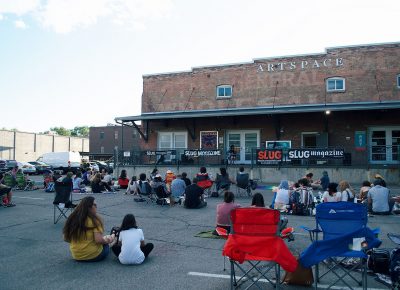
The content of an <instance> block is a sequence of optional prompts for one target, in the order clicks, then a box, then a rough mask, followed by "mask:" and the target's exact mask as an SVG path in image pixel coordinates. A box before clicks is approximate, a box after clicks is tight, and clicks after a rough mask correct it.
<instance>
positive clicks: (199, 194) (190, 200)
mask: <svg viewBox="0 0 400 290" xmlns="http://www.w3.org/2000/svg"><path fill="white" fill-rule="evenodd" d="M184 206H185V207H186V208H202V207H205V206H207V202H205V200H204V189H202V188H201V187H200V186H198V185H197V179H196V178H194V179H193V183H192V184H191V185H189V186H188V187H186V188H185V202H184Z"/></svg>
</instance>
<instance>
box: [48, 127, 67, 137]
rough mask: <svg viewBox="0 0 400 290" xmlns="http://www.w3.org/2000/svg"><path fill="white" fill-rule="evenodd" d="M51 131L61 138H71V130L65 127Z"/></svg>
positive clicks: (51, 129)
mask: <svg viewBox="0 0 400 290" xmlns="http://www.w3.org/2000/svg"><path fill="white" fill-rule="evenodd" d="M50 131H53V132H56V133H57V134H58V135H60V136H71V130H70V129H66V128H64V127H54V128H50Z"/></svg>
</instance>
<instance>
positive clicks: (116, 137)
mask: <svg viewBox="0 0 400 290" xmlns="http://www.w3.org/2000/svg"><path fill="white" fill-rule="evenodd" d="M114 138H115V140H118V131H114Z"/></svg>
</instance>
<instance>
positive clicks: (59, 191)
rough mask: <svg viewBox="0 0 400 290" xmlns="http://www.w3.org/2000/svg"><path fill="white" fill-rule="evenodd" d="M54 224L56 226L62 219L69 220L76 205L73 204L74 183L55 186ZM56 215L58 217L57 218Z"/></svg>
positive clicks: (62, 183)
mask: <svg viewBox="0 0 400 290" xmlns="http://www.w3.org/2000/svg"><path fill="white" fill-rule="evenodd" d="M54 188H55V195H54V201H53V206H54V218H53V221H54V224H56V223H57V222H58V221H59V220H60V219H61V218H62V217H64V218H67V213H68V211H69V210H71V211H72V210H73V209H74V208H75V205H74V204H73V203H72V182H56V183H55V185H54ZM56 213H58V216H57V218H56Z"/></svg>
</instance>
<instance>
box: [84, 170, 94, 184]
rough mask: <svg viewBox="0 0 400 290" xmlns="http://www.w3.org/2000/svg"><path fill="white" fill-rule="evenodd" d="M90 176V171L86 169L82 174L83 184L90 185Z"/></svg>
mask: <svg viewBox="0 0 400 290" xmlns="http://www.w3.org/2000/svg"><path fill="white" fill-rule="evenodd" d="M91 177H92V171H91V170H90V169H87V170H85V171H84V172H83V174H82V182H83V184H84V185H90V179H91Z"/></svg>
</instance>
